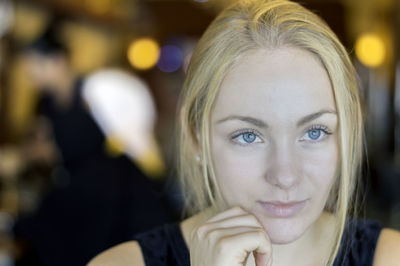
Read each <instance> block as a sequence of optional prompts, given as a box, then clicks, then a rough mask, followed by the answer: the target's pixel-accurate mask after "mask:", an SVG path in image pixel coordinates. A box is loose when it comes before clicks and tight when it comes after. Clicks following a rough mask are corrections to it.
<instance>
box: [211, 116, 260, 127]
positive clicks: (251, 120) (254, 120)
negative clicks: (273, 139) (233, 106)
mask: <svg viewBox="0 0 400 266" xmlns="http://www.w3.org/2000/svg"><path fill="white" fill-rule="evenodd" d="M228 120H240V121H244V122H247V123H250V124H253V125H255V126H257V127H261V128H267V127H268V125H267V123H265V122H264V121H262V120H260V119H257V118H253V117H249V116H240V115H230V116H228V117H226V118H223V119H221V120H218V121H217V124H220V123H223V122H225V121H228Z"/></svg>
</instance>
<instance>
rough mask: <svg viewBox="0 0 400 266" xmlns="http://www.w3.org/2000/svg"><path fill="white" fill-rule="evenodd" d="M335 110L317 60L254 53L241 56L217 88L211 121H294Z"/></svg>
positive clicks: (304, 54)
mask: <svg viewBox="0 0 400 266" xmlns="http://www.w3.org/2000/svg"><path fill="white" fill-rule="evenodd" d="M327 108H329V109H332V110H336V108H335V100H334V96H333V92H332V87H331V83H330V80H329V77H328V74H327V72H326V70H325V69H324V67H323V66H322V64H321V63H320V61H319V60H318V58H317V57H316V56H315V55H313V54H312V53H310V52H308V51H305V50H301V49H298V48H290V47H284V48H279V49H275V50H261V49H260V50H256V51H254V52H252V53H250V54H247V55H245V56H243V57H242V58H241V59H240V60H239V61H238V62H237V63H236V65H235V66H234V67H233V68H232V69H231V70H230V71H229V72H228V74H227V76H226V77H225V79H224V81H223V82H222V84H221V87H220V91H219V93H218V97H217V100H216V102H215V105H214V111H213V113H212V116H213V120H218V119H221V118H223V117H222V116H227V115H252V116H258V117H260V118H265V119H267V120H269V119H270V118H271V117H273V118H278V119H279V118H282V119H290V118H293V119H297V118H298V117H302V116H303V115H307V114H309V113H312V112H318V111H320V110H321V109H327Z"/></svg>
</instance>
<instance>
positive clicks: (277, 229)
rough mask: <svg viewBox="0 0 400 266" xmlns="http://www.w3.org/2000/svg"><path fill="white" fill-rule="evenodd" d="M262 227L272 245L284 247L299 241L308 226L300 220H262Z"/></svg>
mask: <svg viewBox="0 0 400 266" xmlns="http://www.w3.org/2000/svg"><path fill="white" fill-rule="evenodd" d="M262 225H263V227H264V229H265V231H267V233H268V236H269V238H270V240H271V243H272V244H277V245H285V244H290V243H292V242H294V241H296V240H297V239H299V238H300V237H301V236H302V235H303V234H304V233H305V232H306V231H307V229H308V227H309V224H308V223H307V222H306V221H304V220H303V219H301V218H285V219H276V218H264V219H263V220H262Z"/></svg>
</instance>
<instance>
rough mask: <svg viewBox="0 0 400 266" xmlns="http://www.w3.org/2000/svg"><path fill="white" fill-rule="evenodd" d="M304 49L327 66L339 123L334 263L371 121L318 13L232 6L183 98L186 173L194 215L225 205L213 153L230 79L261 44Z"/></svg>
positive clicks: (200, 54) (204, 43) (214, 28)
mask: <svg viewBox="0 0 400 266" xmlns="http://www.w3.org/2000/svg"><path fill="white" fill-rule="evenodd" d="M280 47H294V48H299V49H303V50H305V51H308V52H310V53H311V54H313V55H315V56H316V58H318V59H319V61H320V62H321V64H322V66H323V67H324V68H325V70H326V72H327V74H328V76H329V79H330V82H331V86H332V90H333V94H334V98H335V104H336V110H337V114H338V122H339V134H338V135H339V137H338V142H339V143H338V145H339V150H340V152H339V163H338V166H337V171H336V173H337V174H336V175H337V177H336V179H335V183H334V185H333V187H332V189H331V193H330V195H329V199H328V201H327V203H326V208H325V209H326V210H327V211H329V212H331V213H332V214H334V217H335V220H336V225H335V234H334V236H333V238H332V240H331V246H332V248H331V254H330V256H329V258H327V260H326V264H327V265H332V264H333V261H334V258H335V257H336V254H337V252H338V249H339V246H340V242H341V238H342V235H343V231H344V228H345V221H346V218H347V216H348V213H349V211H350V210H351V209H353V206H352V202H353V201H354V191H355V186H356V184H357V181H358V178H359V172H360V166H361V160H362V150H363V149H362V146H363V122H362V113H361V107H360V99H359V92H358V83H357V78H356V74H355V71H354V67H353V65H352V63H351V61H350V58H349V56H348V54H347V52H346V49H345V48H344V47H343V45H342V44H341V43H340V41H339V39H338V38H337V36H336V35H335V34H334V33H333V31H332V30H331V29H330V28H329V26H328V25H327V24H326V23H325V22H324V21H323V20H322V19H321V18H320V17H318V16H317V15H315V14H314V13H312V12H311V11H309V10H307V9H306V8H304V7H302V6H301V5H300V4H297V3H294V2H290V1H286V0H241V1H238V2H236V3H234V4H232V5H231V6H229V7H227V8H226V9H224V10H223V11H222V12H221V13H220V14H219V15H218V16H217V17H216V18H215V20H214V21H213V22H212V23H211V24H210V26H209V27H208V28H207V30H206V31H205V33H204V34H203V36H202V37H201V39H200V40H199V42H198V44H197V46H196V48H195V50H194V52H193V55H192V58H191V62H190V65H189V68H188V72H187V76H186V80H185V82H184V86H183V92H182V95H181V99H180V108H179V119H180V134H179V151H180V153H179V179H180V184H181V186H182V191H183V193H184V199H185V210H186V211H187V214H194V213H197V212H199V211H201V210H203V209H205V208H207V207H209V206H214V207H215V206H217V205H218V204H219V202H220V199H221V198H222V196H221V194H220V190H219V188H218V185H217V182H216V176H215V173H214V169H213V160H212V156H211V152H210V150H211V149H210V137H209V136H210V127H211V125H210V121H211V119H210V118H211V112H212V110H213V106H214V103H215V100H216V97H217V95H218V91H219V88H220V86H221V84H222V82H223V80H224V77H225V76H226V75H227V73H228V72H229V71H230V69H232V67H233V66H234V65H235V64H236V63H237V62H238V61H239V60H240V58H242V57H243V56H245V55H246V54H248V53H249V52H252V51H254V50H257V49H268V50H274V49H277V48H280Z"/></svg>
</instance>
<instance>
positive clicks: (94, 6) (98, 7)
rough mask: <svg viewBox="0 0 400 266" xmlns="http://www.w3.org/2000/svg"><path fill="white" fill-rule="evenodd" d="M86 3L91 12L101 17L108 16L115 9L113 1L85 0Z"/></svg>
mask: <svg viewBox="0 0 400 266" xmlns="http://www.w3.org/2000/svg"><path fill="white" fill-rule="evenodd" d="M84 2H85V5H86V7H87V9H88V10H89V11H92V12H93V13H96V14H99V15H102V14H106V13H108V12H110V10H111V9H112V8H113V0H85V1H84Z"/></svg>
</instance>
